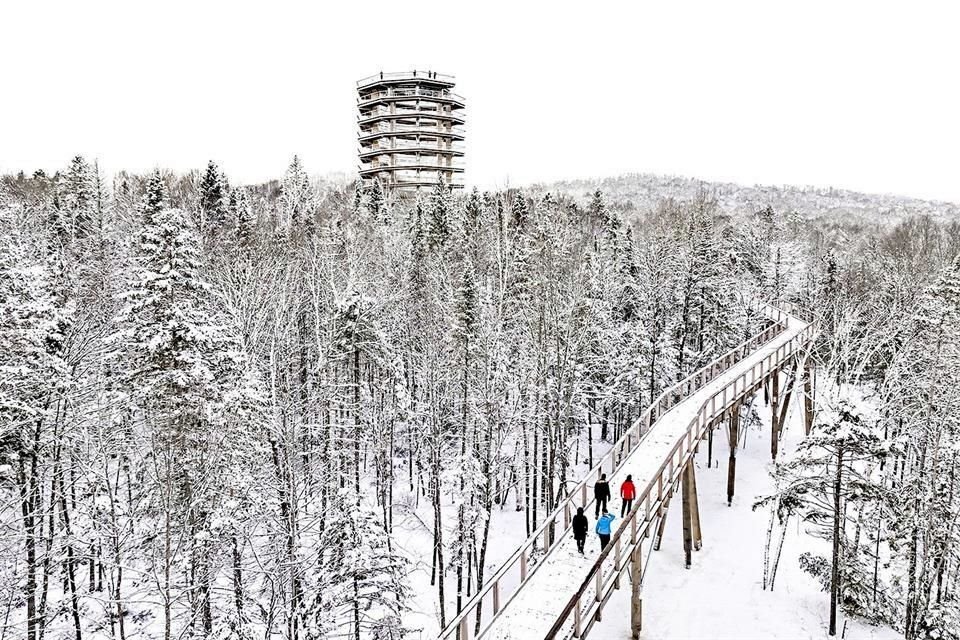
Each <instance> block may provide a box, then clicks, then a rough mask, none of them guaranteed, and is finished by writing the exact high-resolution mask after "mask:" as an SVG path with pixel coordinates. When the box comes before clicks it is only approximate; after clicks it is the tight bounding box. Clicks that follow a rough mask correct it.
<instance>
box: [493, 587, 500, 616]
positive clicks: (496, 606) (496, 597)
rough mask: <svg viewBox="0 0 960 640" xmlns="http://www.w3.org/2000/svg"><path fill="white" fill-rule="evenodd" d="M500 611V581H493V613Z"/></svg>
mask: <svg viewBox="0 0 960 640" xmlns="http://www.w3.org/2000/svg"><path fill="white" fill-rule="evenodd" d="M498 613H500V581H499V580H496V581H494V583H493V615H497V614H498Z"/></svg>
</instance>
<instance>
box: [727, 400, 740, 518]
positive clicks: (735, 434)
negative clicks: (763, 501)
mask: <svg viewBox="0 0 960 640" xmlns="http://www.w3.org/2000/svg"><path fill="white" fill-rule="evenodd" d="M727 435H728V436H729V438H730V460H729V462H728V463H727V506H728V507H729V506H730V505H732V504H733V488H734V484H735V483H736V479H737V445H738V443H739V442H740V403H739V402H735V403H734V405H733V406H732V407H730V425H729V427H728V430H727Z"/></svg>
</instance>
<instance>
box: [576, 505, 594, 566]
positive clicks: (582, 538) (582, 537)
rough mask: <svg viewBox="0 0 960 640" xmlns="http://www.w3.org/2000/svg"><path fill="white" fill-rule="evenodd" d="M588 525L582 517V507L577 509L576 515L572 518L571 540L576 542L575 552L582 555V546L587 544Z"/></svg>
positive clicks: (583, 516)
mask: <svg viewBox="0 0 960 640" xmlns="http://www.w3.org/2000/svg"><path fill="white" fill-rule="evenodd" d="M589 527H590V523H589V522H588V521H587V516H585V515H583V507H577V515H575V516H573V539H574V540H576V541H577V551H579V552H580V555H583V545H584V544H586V542H587V529H589Z"/></svg>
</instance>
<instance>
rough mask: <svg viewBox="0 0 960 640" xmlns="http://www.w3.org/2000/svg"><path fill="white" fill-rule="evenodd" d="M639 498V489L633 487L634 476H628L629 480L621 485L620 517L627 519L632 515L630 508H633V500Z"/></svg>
mask: <svg viewBox="0 0 960 640" xmlns="http://www.w3.org/2000/svg"><path fill="white" fill-rule="evenodd" d="M636 497H637V488H636V487H635V486H633V476H631V475H628V476H627V479H626V480H624V481H623V484H622V485H620V500H621V501H622V504H621V506H620V517H621V518H625V517H626V516H627V514H628V513H630V507H631V506H633V499H634V498H636Z"/></svg>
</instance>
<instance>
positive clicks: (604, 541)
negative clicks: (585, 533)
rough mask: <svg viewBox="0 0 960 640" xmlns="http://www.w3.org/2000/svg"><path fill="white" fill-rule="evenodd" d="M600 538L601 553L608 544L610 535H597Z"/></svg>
mask: <svg viewBox="0 0 960 640" xmlns="http://www.w3.org/2000/svg"><path fill="white" fill-rule="evenodd" d="M597 535H599V536H600V551H603V550H604V549H606V548H607V545H608V544H610V534H609V533H598V534H597Z"/></svg>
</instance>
